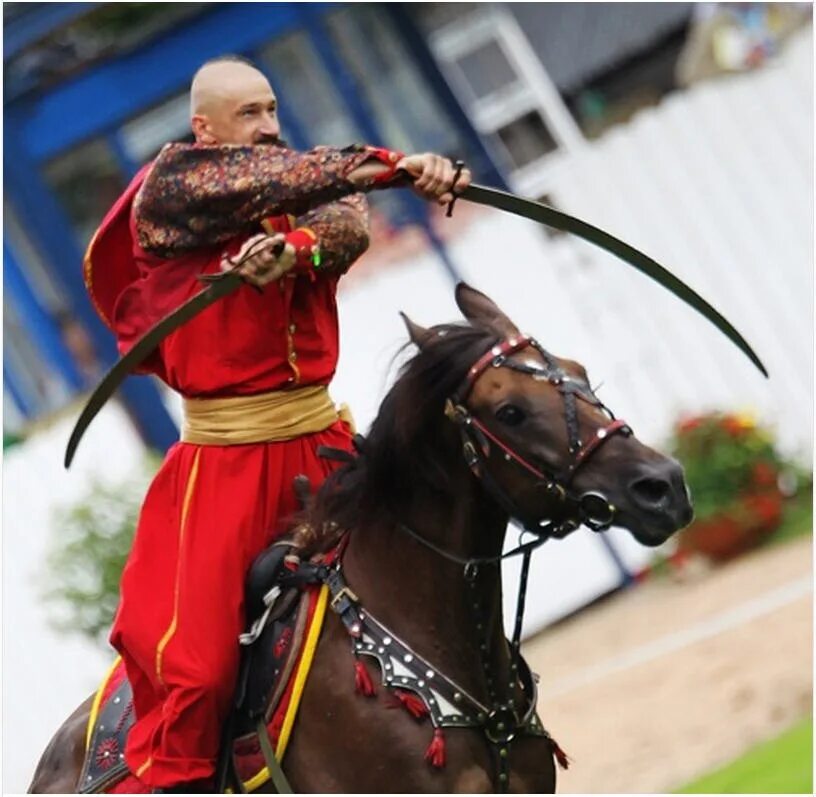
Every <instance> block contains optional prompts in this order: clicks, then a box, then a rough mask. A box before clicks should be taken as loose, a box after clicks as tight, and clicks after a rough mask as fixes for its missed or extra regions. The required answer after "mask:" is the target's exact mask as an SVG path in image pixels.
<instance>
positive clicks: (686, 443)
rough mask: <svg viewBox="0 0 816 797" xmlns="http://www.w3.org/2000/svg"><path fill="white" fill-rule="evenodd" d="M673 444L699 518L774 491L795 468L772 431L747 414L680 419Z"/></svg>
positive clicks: (702, 518)
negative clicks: (782, 454) (780, 451)
mask: <svg viewBox="0 0 816 797" xmlns="http://www.w3.org/2000/svg"><path fill="white" fill-rule="evenodd" d="M671 448H672V451H673V454H674V456H675V457H677V459H679V460H680V462H681V463H682V464H683V467H684V468H685V471H686V481H687V482H688V485H689V487H690V488H691V495H692V498H693V500H694V514H695V517H696V519H697V520H698V521H699V520H705V519H706V518H708V517H711V516H712V515H715V514H716V513H717V512H718V511H719V510H721V509H722V508H723V506H724V505H726V504H728V503H729V502H731V501H732V500H734V499H736V498H738V497H740V496H746V495H751V494H753V493H757V492H764V491H767V490H768V489H774V490H775V489H776V486H777V482H778V481H779V477H780V475H781V474H783V473H790V472H792V471H793V470H794V468H793V466H792V465H790V464H789V463H787V462H785V461H784V460H783V459H782V458H781V457H780V456H779V454H777V452H776V449H775V448H774V444H773V437H772V436H771V434H770V433H769V432H768V431H767V430H766V429H763V428H762V427H759V426H757V425H756V424H755V423H754V421H753V419H751V418H749V417H747V416H744V415H728V414H723V413H710V414H708V415H701V416H699V417H695V418H690V419H687V420H684V421H681V422H680V423H679V424H678V425H677V427H676V428H675V433H674V437H673V440H672V442H671Z"/></svg>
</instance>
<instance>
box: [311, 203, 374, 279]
mask: <svg viewBox="0 0 816 797" xmlns="http://www.w3.org/2000/svg"><path fill="white" fill-rule="evenodd" d="M297 226H298V227H308V228H309V229H310V230H312V232H314V234H315V235H316V236H317V241H318V243H319V244H320V255H321V260H322V262H321V264H320V270H321V271H332V272H334V273H336V274H345V273H346V271H348V270H349V268H350V267H351V264H352V263H354V261H355V260H356V259H357V258H358V257H360V255H362V254H363V252H365V250H366V249H368V200H367V199H366V198H365V196H363V194H352V195H351V196H349V197H345V198H343V199H340V200H338V201H337V202H331V203H329V204H328V205H323V206H322V207H319V208H316V209H315V210H311V211H309V212H308V213H306V214H305V215H303V216H300V217H298V219H297Z"/></svg>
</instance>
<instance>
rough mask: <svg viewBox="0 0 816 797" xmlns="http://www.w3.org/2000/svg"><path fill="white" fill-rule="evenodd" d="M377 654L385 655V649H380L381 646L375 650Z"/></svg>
mask: <svg viewBox="0 0 816 797" xmlns="http://www.w3.org/2000/svg"><path fill="white" fill-rule="evenodd" d="M377 653H379V654H380V655H381V656H382V654H383V653H385V648H384V647H382V645H381V646H380V647H378V648H377Z"/></svg>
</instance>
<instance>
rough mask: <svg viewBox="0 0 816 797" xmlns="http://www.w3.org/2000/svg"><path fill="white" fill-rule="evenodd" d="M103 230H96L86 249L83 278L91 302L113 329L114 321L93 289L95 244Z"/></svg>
mask: <svg viewBox="0 0 816 797" xmlns="http://www.w3.org/2000/svg"><path fill="white" fill-rule="evenodd" d="M101 231H102V228H101V227H99V228H97V230H96V232H94V234H93V238H91V242H90V243H89V244H88V248H87V249H86V250H85V256H84V257H83V258H82V278H83V281H84V282H85V288H86V289H87V291H88V295H89V296H90V297H91V302H92V304H93V306H94V308H95V309H96V312H97V313H98V314H99V317H100V318H101V319H102V320H103V321H104V322H105V325H106V326H107V327H109V328H110V329H113V322H112V321H111V320H110V318H108V316H107V315H106V314H105V312H104V311H103V310H102V307H101V305H100V304H99V302H98V301H97V299H96V294H95V293H94V289H93V268H94V264H93V258H92V253H93V249H94V246H95V245H96V239H97V238H98V237H99V233H100V232H101Z"/></svg>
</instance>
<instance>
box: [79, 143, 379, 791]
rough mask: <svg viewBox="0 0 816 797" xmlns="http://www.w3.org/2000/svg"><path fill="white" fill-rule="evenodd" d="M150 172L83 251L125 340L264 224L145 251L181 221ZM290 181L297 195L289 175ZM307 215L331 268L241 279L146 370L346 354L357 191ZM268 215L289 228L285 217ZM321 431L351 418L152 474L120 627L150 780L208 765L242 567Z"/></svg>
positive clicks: (189, 456)
mask: <svg viewBox="0 0 816 797" xmlns="http://www.w3.org/2000/svg"><path fill="white" fill-rule="evenodd" d="M214 157H217V153H215V154H214ZM160 160H161V159H160ZM160 165H161V164H160ZM256 165H257V164H256ZM155 168H156V167H154V171H153V172H150V173H149V174H147V179H148V181H149V180H150V179H151V175H152V176H153V177H155ZM310 168H311V166H310ZM145 177H146V172H145V170H143V171H142V172H141V173H140V175H138V176H137V178H136V180H135V181H134V183H133V184H131V186H130V187H129V188H128V190H127V191H126V193H125V194H124V196H123V198H122V199H121V200H120V201H119V202H118V203H117V205H116V206H115V207H114V209H113V210H112V212H111V214H109V215H108V217H106V219H105V221H104V222H103V226H102V228H101V229H100V232H99V233H98V234H97V236H96V237H95V240H94V243H93V244H92V245H91V247H90V250H89V257H88V259H87V261H86V279H87V280H89V281H90V285H89V289H90V291H91V293H92V296H94V299H95V302H96V304H97V306H98V308H99V309H100V312H101V314H102V316H103V318H105V320H106V321H107V322H108V323H109V325H110V326H111V327H112V328H113V329H114V331H115V332H116V334H117V338H118V341H119V345H120V348H121V349H122V350H125V349H127V348H129V347H130V346H131V345H132V344H133V342H134V341H135V340H136V339H137V338H138V337H139V336H140V335H141V334H142V333H143V332H144V331H145V330H146V329H147V328H148V327H149V326H150V325H152V324H153V323H155V321H156V320H157V319H158V318H160V317H161V316H163V315H164V314H166V313H167V312H169V310H171V309H173V307H175V306H177V305H178V304H179V303H180V302H181V301H183V300H184V299H186V298H187V297H189V296H190V295H192V294H193V293H194V292H195V291H197V290H199V289H200V287H201V286H200V283H198V282H197V281H196V279H195V277H196V275H197V274H199V273H202V272H203V273H206V272H214V271H216V270H218V268H219V264H220V260H221V256H222V254H223V253H224V251H225V250H226V251H228V252H230V253H234V252H235V251H237V250H238V248H239V247H240V244H241V243H242V241H243V240H245V239H246V237H247V236H248V235H249V234H253V233H254V232H257V231H258V228H257V226H255V227H251V228H250V229H248V230H246V231H245V232H243V233H242V234H241V235H239V236H233V237H232V238H231V239H228V240H226V241H224V240H217V241H215V242H210V243H207V244H205V245H203V246H201V247H199V248H196V249H188V250H187V251H186V252H182V253H181V254H180V256H179V257H175V258H173V259H170V260H168V259H166V258H165V259H162V258H159V257H157V256H156V255H155V254H148V253H147V252H146V251H145V250H144V249H143V248H142V246H141V245H140V243H139V241H145V240H147V238H146V236H145V235H144V234H143V233H144V229H149V231H150V233H151V234H156V232H157V230H159V234H158V238H159V239H161V240H162V242H163V243H162V246H165V245H166V244H167V241H168V240H169V239H171V238H172V237H173V236H172V234H169V233H168V234H165V233H166V232H167V231H166V230H164V231H162V230H160V229H159V228H158V227H157V226H156V221H155V219H156V216H157V210H156V205H157V204H158V205H159V206H160V205H161V202H160V201H159V202H157V203H156V202H154V204H153V205H150V204H149V203H147V202H146V201H145V200H144V196H143V194H144V192H145V188H144V187H142V184H141V181H143V180H145ZM304 179H305V178H304ZM321 179H322V178H321ZM305 182H308V180H305ZM343 191H345V192H346V193H348V191H347V186H346V187H343ZM140 192H141V193H140ZM291 193H292V196H295V197H297V185H296V184H295V185H294V188H292V190H291ZM341 193H342V192H341ZM137 196H138V197H139V198H138V199H137V201H136V207H135V210H134V198H136V197H137ZM266 209H268V208H264V210H266ZM148 212H150V213H152V214H153V215H152V216H151V219H150V221H149V222H148V223H146V224H143V216H144V214H145V213H148ZM140 213H141V214H142V216H140ZM158 215H160V214H158ZM304 221H305V222H307V223H308V226H309V227H311V229H313V230H314V231H315V233H316V234H317V236H318V239H319V242H320V244H321V247H322V250H323V259H324V262H326V263H327V265H328V267H327V268H326V269H325V270H321V271H318V272H313V271H312V272H308V273H304V270H303V269H300V270H299V273H297V274H295V275H294V276H287V277H285V278H284V279H283V280H281V281H280V282H279V283H278V284H271V285H268V286H267V287H266V288H265V289H264V292H263V294H259V293H257V292H256V291H254V290H253V289H251V288H250V287H249V286H243V287H241V288H240V289H239V290H238V291H236V292H235V293H234V294H232V295H230V296H228V297H226V298H225V299H223V300H221V301H219V302H217V303H216V304H214V305H213V306H211V307H209V308H208V309H207V310H205V311H204V312H202V313H201V314H200V315H199V316H197V317H196V318H194V319H193V320H192V321H190V322H189V323H188V324H186V325H185V326H183V327H182V328H180V329H179V330H177V331H176V332H174V333H173V334H172V335H170V336H169V337H168V338H167V339H165V340H164V341H163V342H162V344H161V345H160V347H159V350H158V352H157V353H156V354H155V355H154V356H153V357H152V358H151V360H150V361H149V362H147V363H146V364H145V368H146V370H148V371H151V372H152V373H154V374H156V375H158V376H159V377H160V378H161V379H163V380H164V381H165V382H166V383H167V384H168V385H170V387H172V388H173V389H174V390H177V391H178V392H180V393H182V394H183V395H185V396H194V397H201V396H208V397H221V396H236V395H247V394H254V393H262V392H267V391H275V390H285V389H286V388H288V387H292V386H295V385H298V386H303V385H315V384H328V382H329V381H330V379H331V377H332V375H333V374H334V371H335V367H336V364H337V354H338V324H337V308H336V302H335V292H336V288H337V282H338V279H339V277H340V275H341V273H342V272H343V270H344V269H345V268H347V267H348V266H349V265H350V264H351V262H352V261H353V259H354V258H356V257H357V256H358V255H359V253H360V252H361V251H362V250H363V249H364V248H365V245H366V244H367V238H366V226H367V218H366V215H365V207H364V200H363V199H362V198H361V197H359V196H358V197H354V198H350V199H347V200H344V201H343V202H340V203H333V204H330V205H325V206H321V207H318V208H316V209H314V210H312V211H307V215H306V216H302V217H301V218H299V219H297V221H296V222H295V223H296V224H297V225H298V226H304ZM274 224H275V226H276V227H277V229H279V230H282V231H288V230H290V229H291V228H292V220H291V219H290V218H289V217H287V216H279V217H277V218H275V219H274ZM188 232H189V231H188ZM185 234H187V233H185ZM148 237H149V236H148ZM216 237H217V236H216ZM165 253H166V250H165ZM100 274H101V275H102V276H101V278H100ZM320 445H329V446H334V447H340V448H346V449H348V448H350V433H349V429H348V428H347V426H346V425H345V424H344V423H342V422H340V421H338V422H336V423H335V424H334V425H333V426H331V427H329V428H328V429H326V430H325V431H323V432H319V433H317V434H312V435H307V436H305V437H302V438H299V439H296V440H290V441H287V442H272V443H259V444H250V445H235V446H198V445H192V444H189V443H178V444H176V445H175V446H173V448H171V450H170V451H169V452H168V454H167V457H166V458H165V461H164V463H163V465H162V467H161V469H160V470H159V472H158V474H157V475H156V477H155V479H154V481H153V483H152V484H151V486H150V489H149V491H148V494H147V496H146V498H145V502H144V505H143V508H142V512H141V515H140V518H139V524H138V528H137V531H136V537H135V540H134V546H133V550H132V552H131V556H130V558H129V560H128V563H127V566H126V567H125V571H124V573H123V576H122V586H121V603H120V606H119V610H118V613H117V616H116V620H115V623H114V628H113V631H112V635H111V642H112V644H113V645H114V647H115V648H116V649H117V650H118V651H119V652H120V653H121V654H122V657H123V659H124V662H125V666H126V668H127V674H128V677H129V679H130V681H131V683H132V685H133V688H134V704H135V710H136V717H137V722H136V724H135V725H134V727H133V729H132V731H131V734H130V737H129V742H128V747H127V750H126V760H127V762H128V765H129V767H130V768H131V770H132V771H133V772H134V773H135V774H137V775H138V777H140V778H141V779H142V780H143V781H144V782H145V783H146V784H147V785H149V786H151V787H160V786H167V785H171V784H173V783H178V782H179V781H185V780H192V779H199V778H207V777H210V776H211V775H212V774H213V771H214V760H215V756H216V753H217V747H218V739H219V734H220V728H221V723H222V722H223V719H224V717H225V713H226V711H227V708H228V705H229V700H230V697H231V694H232V686H233V682H234V678H235V671H236V667H237V660H238V648H237V637H238V634H239V633H240V632H241V631H242V630H243V623H244V619H243V605H242V604H243V581H244V577H245V574H246V572H247V570H248V568H249V566H250V564H251V562H252V561H253V560H254V558H255V557H256V556H257V555H258V554H259V553H260V552H261V551H262V550H263V549H264V548H265V547H266V546H267V545H268V544H269V543H270V542H271V541H272V540H273V539H274V538H275V537H276V536H277V535H279V534H280V533H281V532H282V531H283V530H284V529H285V528H286V524H287V521H288V519H289V517H290V516H291V515H292V513H293V512H294V511H295V510H296V509H297V506H296V500H295V495H294V491H293V488H292V480H293V479H294V477H295V476H297V475H299V474H305V475H307V476H308V477H309V478H310V479H311V481H312V483H313V485H314V486H315V487H316V486H318V485H319V483H320V482H321V481H322V479H323V478H325V476H326V475H327V474H328V473H329V471H330V469H331V465H330V463H329V462H328V461H327V460H325V459H322V458H320V457H318V455H317V448H318V446H320Z"/></svg>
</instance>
